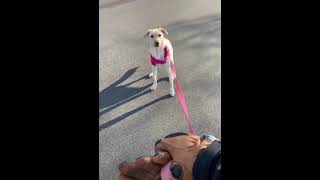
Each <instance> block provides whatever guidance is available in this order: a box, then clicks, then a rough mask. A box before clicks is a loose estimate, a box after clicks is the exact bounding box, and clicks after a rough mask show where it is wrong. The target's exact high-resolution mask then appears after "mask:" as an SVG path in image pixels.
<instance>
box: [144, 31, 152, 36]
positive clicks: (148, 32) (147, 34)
mask: <svg viewBox="0 0 320 180" xmlns="http://www.w3.org/2000/svg"><path fill="white" fill-rule="evenodd" d="M151 32H152V29H148V31H147V33H146V34H145V35H144V37H148V36H149V35H150V33H151Z"/></svg>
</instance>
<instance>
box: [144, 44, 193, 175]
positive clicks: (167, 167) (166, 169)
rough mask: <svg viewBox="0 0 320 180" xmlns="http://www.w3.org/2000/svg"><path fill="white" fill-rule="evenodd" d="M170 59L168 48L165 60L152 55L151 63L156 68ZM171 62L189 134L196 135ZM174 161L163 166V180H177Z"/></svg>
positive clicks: (165, 51) (165, 49)
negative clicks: (172, 173) (172, 171)
mask: <svg viewBox="0 0 320 180" xmlns="http://www.w3.org/2000/svg"><path fill="white" fill-rule="evenodd" d="M167 58H170V52H169V49H168V48H167V47H165V48H164V56H163V60H159V59H156V58H155V57H153V56H152V55H151V54H150V62H151V64H152V65H154V66H156V65H157V64H165V63H166V59H167ZM169 61H170V69H171V72H172V75H173V78H174V79H175V80H176V91H177V96H178V99H179V102H180V105H181V108H182V110H183V114H184V118H185V120H186V121H187V123H188V126H189V133H190V134H195V132H194V130H193V129H192V124H191V120H190V117H189V109H188V106H187V103H186V100H185V98H184V94H183V91H182V88H181V86H180V84H179V81H178V79H176V77H177V75H176V69H175V68H174V64H173V63H172V61H171V60H170V59H169ZM171 163H172V161H170V162H169V163H167V164H166V165H165V166H163V167H162V168H161V173H160V174H161V179H162V180H171V179H175V178H173V177H172V176H171V172H170V165H171Z"/></svg>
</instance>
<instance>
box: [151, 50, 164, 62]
mask: <svg viewBox="0 0 320 180" xmlns="http://www.w3.org/2000/svg"><path fill="white" fill-rule="evenodd" d="M150 54H151V55H152V56H153V57H154V58H156V59H159V60H163V59H164V48H161V49H160V50H157V49H156V48H150Z"/></svg>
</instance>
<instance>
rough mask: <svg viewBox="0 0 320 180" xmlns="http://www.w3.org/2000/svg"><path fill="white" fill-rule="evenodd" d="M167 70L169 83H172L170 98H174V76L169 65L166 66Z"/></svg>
mask: <svg viewBox="0 0 320 180" xmlns="http://www.w3.org/2000/svg"><path fill="white" fill-rule="evenodd" d="M166 70H167V73H168V77H169V83H170V96H174V94H175V92H174V85H173V75H172V72H171V68H170V64H169V63H167V64H166Z"/></svg>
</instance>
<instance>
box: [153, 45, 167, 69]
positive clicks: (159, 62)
mask: <svg viewBox="0 0 320 180" xmlns="http://www.w3.org/2000/svg"><path fill="white" fill-rule="evenodd" d="M169 54H170V52H169V49H168V48H167V46H166V47H164V55H163V60H159V59H156V58H155V57H153V56H152V55H151V54H150V61H151V64H152V65H154V66H155V65H157V64H165V63H166V59H167V58H166V57H167V56H168V55H169Z"/></svg>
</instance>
